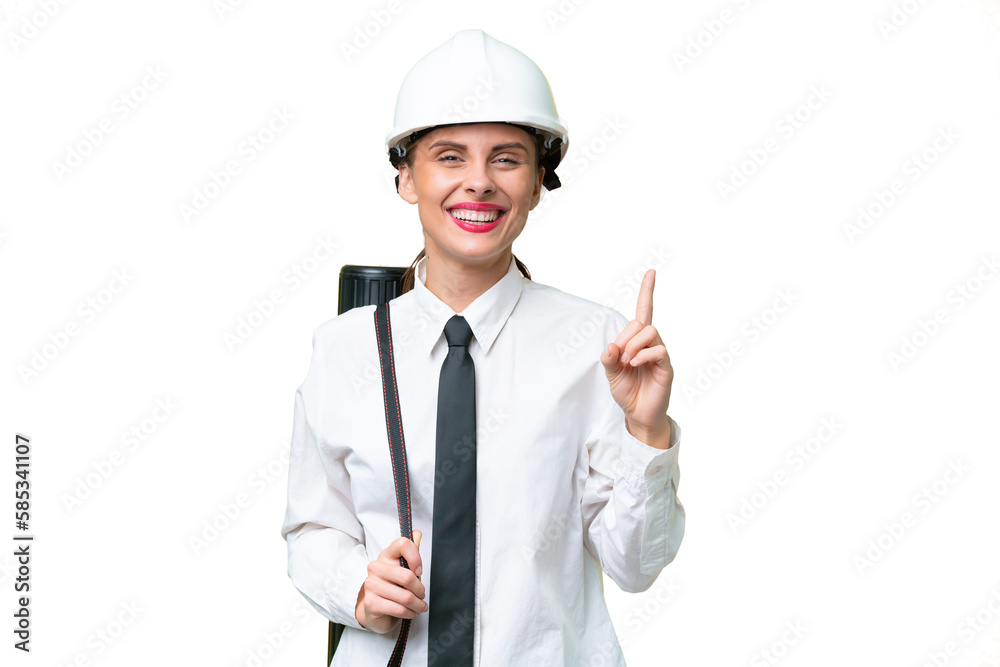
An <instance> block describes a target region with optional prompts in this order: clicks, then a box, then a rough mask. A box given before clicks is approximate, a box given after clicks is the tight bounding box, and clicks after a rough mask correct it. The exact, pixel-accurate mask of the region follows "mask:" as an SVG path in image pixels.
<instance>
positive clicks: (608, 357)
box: [601, 343, 622, 377]
mask: <svg viewBox="0 0 1000 667" xmlns="http://www.w3.org/2000/svg"><path fill="white" fill-rule="evenodd" d="M621 356H622V351H621V349H619V347H618V345H616V344H615V343H608V346H607V347H606V348H604V352H602V353H601V363H602V364H604V372H605V373H607V374H608V376H609V377H614V376H615V375H617V374H618V371H619V370H620V369H621V367H622V364H621V362H620V361H619V359H621Z"/></svg>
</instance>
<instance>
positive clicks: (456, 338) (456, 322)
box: [444, 315, 472, 347]
mask: <svg viewBox="0 0 1000 667" xmlns="http://www.w3.org/2000/svg"><path fill="white" fill-rule="evenodd" d="M444 337H445V338H446V339H447V340H448V347H469V341H471V340H472V329H471V328H469V323H468V322H466V321H465V318H464V317H462V316H461V315H454V316H452V318H451V319H450V320H448V323H447V324H445V325H444Z"/></svg>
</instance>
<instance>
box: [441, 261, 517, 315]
mask: <svg viewBox="0 0 1000 667" xmlns="http://www.w3.org/2000/svg"><path fill="white" fill-rule="evenodd" d="M510 258H511V253H510V251H508V252H507V253H505V254H503V255H501V256H499V257H497V258H496V259H495V260H491V261H489V262H486V263H483V264H474V265H470V264H467V263H462V262H458V261H455V260H454V259H453V258H450V257H442V256H439V255H437V254H436V253H434V252H432V251H431V250H430V249H427V258H426V260H425V261H424V287H426V288H427V289H428V290H429V291H430V292H431V294H433V295H434V296H436V297H437V298H439V299H441V301H443V302H444V303H446V304H448V307H449V308H451V309H452V310H453V311H455V312H456V313H461V312H463V311H465V309H466V308H467V307H468V306H469V304H470V303H472V302H473V301H475V300H476V299H477V298H479V296H480V295H482V294H483V293H484V292H486V291H487V290H488V289H489V288H491V287H493V286H494V285H496V284H497V283H498V282H499V281H500V279H501V278H503V277H504V275H506V273H507V268H508V267H509V266H510Z"/></svg>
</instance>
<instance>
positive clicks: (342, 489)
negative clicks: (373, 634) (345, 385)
mask: <svg viewBox="0 0 1000 667" xmlns="http://www.w3.org/2000/svg"><path fill="white" fill-rule="evenodd" d="M328 370H329V369H328V368H327V367H326V364H325V363H324V355H323V352H322V349H321V346H320V345H318V344H317V337H315V336H314V338H313V356H312V362H311V363H310V367H309V373H308V375H307V377H306V380H305V382H303V384H302V386H300V387H299V389H298V391H297V392H296V394H295V412H294V419H293V423H292V441H291V448H290V456H289V461H288V505H287V508H286V511H285V519H284V523H283V525H282V527H281V535H282V537H284V538H285V541H286V542H287V544H288V576H289V577H290V578H291V580H292V584H293V585H294V586H295V588H297V589H298V590H299V592H300V593H302V595H303V596H304V597H305V598H306V600H308V601H309V603H310V604H312V606H313V607H315V608H316V610H317V611H318V612H319V613H320V614H322V615H323V616H325V617H326V618H328V619H330V620H331V621H334V622H336V623H341V624H343V625H346V626H350V627H354V628H359V629H362V626H361V625H360V624H359V623H358V621H357V619H356V618H355V617H354V609H355V606H356V604H357V599H358V591H360V590H361V586H362V584H363V583H364V581H365V579H366V578H367V576H368V562H369V558H368V553H367V549H366V548H365V544H364V530H363V528H362V526H361V523H360V521H358V517H357V514H356V512H355V509H354V503H353V501H352V499H351V494H350V476H349V475H348V472H347V468H346V467H345V465H344V460H343V457H341V458H336V457H335V456H332V455H330V454H327V455H326V456H324V455H323V453H322V450H321V447H320V446H321V444H322V439H321V435H319V434H321V433H322V432H323V431H322V429H321V428H320V426H321V425H320V424H319V421H320V418H321V416H322V413H321V412H320V406H323V405H329V403H328V401H330V400H333V397H332V396H331V395H330V390H329V383H325V382H324V377H325V376H326V373H327V372H328Z"/></svg>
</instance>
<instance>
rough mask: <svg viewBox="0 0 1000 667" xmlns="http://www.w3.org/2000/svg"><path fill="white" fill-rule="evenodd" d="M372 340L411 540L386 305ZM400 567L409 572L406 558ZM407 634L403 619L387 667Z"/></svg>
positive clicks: (399, 657) (398, 657)
mask: <svg viewBox="0 0 1000 667" xmlns="http://www.w3.org/2000/svg"><path fill="white" fill-rule="evenodd" d="M375 337H376V339H377V341H378V360H379V365H380V366H381V367H382V398H383V400H384V402H385V429H386V433H388V435H389V453H390V454H391V456H392V478H393V481H394V483H395V485H396V507H397V511H398V513H399V533H400V535H402V536H403V537H405V538H407V539H411V540H412V539H413V524H412V521H411V516H410V478H409V475H408V474H407V472H406V446H405V445H404V443H403V418H402V415H401V414H400V412H399V391H398V388H397V387H396V367H395V363H394V361H393V358H392V327H390V326H389V303H388V302H385V303H383V304H381V305H379V306H376V308H375ZM399 564H400V565H402V566H403V567H405V568H407V569H409V567H410V566H409V565H408V564H407V562H406V559H405V558H402V557H400V559H399ZM409 632H410V619H408V618H404V619H403V622H402V625H401V626H400V628H399V638H398V639H397V640H396V647H395V648H394V649H393V650H392V657H390V658H389V667H398V665H400V664H401V663H402V661H403V650H404V649H405V648H406V638H407V635H408V634H409Z"/></svg>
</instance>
